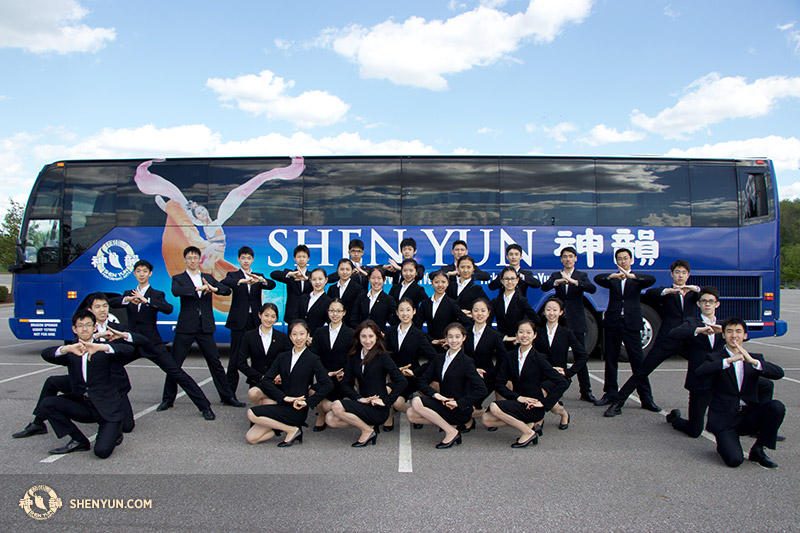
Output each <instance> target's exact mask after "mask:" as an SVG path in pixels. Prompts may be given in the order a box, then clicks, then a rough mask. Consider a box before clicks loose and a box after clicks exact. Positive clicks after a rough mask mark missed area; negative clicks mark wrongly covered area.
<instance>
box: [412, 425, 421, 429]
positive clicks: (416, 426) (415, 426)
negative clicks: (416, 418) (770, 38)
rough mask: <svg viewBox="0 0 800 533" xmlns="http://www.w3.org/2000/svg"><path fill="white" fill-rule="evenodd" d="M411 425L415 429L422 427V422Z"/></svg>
mask: <svg viewBox="0 0 800 533" xmlns="http://www.w3.org/2000/svg"><path fill="white" fill-rule="evenodd" d="M411 427H412V428H414V429H422V424H411Z"/></svg>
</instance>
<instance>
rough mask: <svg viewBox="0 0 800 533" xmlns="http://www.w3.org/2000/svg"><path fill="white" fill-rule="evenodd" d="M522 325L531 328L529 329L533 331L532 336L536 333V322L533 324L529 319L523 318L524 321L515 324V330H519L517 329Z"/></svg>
mask: <svg viewBox="0 0 800 533" xmlns="http://www.w3.org/2000/svg"><path fill="white" fill-rule="evenodd" d="M523 324H529V325H530V326H531V328H532V329H533V333H534V334H535V333H536V322H534V321H533V320H531V319H529V318H524V319H522V320H520V321H519V322H517V329H519V327H520V326H521V325H523Z"/></svg>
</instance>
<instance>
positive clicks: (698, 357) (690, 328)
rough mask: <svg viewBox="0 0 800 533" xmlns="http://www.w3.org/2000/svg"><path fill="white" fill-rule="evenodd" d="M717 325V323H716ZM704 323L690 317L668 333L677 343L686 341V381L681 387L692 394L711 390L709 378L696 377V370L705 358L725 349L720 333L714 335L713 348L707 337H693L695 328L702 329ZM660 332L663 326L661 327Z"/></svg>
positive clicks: (699, 319)
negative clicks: (687, 362)
mask: <svg viewBox="0 0 800 533" xmlns="http://www.w3.org/2000/svg"><path fill="white" fill-rule="evenodd" d="M717 323H718V324H719V322H717ZM704 325H705V323H704V322H703V320H702V319H701V318H698V317H692V318H689V319H687V320H684V321H683V323H682V324H681V325H680V326H678V327H676V328H673V329H672V330H671V331H670V332H669V336H670V337H672V338H673V339H676V340H678V341H687V342H688V348H687V350H686V358H687V359H688V361H689V364H688V367H687V369H686V381H685V382H684V384H683V387H684V388H685V389H686V390H689V391H692V392H703V391H707V390H709V389H710V388H711V378H710V377H708V376H707V377H700V376H698V375H697V369H698V368H700V365H702V364H703V363H704V362H705V361H706V358H707V357H708V356H709V355H710V354H712V353H714V352H719V351H723V350H724V349H725V341H724V340H723V339H722V334H721V333H716V334H715V335H714V346H713V347H712V346H711V342H710V340H709V336H708V335H695V334H694V331H695V329H697V328H700V327H703V326H704ZM661 328H662V330H663V328H664V326H661Z"/></svg>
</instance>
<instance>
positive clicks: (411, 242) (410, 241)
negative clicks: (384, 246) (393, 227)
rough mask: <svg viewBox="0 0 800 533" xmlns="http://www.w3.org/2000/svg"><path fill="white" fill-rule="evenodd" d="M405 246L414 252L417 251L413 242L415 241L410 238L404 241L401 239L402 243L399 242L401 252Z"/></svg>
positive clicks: (415, 242)
mask: <svg viewBox="0 0 800 533" xmlns="http://www.w3.org/2000/svg"><path fill="white" fill-rule="evenodd" d="M406 246H410V247H412V248H413V249H414V250H416V249H417V241H415V240H414V239H412V238H411V237H406V238H405V239H403V240H402V241H400V249H401V250H402V249H403V248H405V247H406Z"/></svg>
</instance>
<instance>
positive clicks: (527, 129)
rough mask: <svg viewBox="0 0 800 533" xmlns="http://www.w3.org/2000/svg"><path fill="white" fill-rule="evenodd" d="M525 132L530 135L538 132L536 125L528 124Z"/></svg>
mask: <svg viewBox="0 0 800 533" xmlns="http://www.w3.org/2000/svg"><path fill="white" fill-rule="evenodd" d="M525 131H527V132H528V133H533V132H534V131H536V124H534V123H533V122H528V123H527V124H525Z"/></svg>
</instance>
